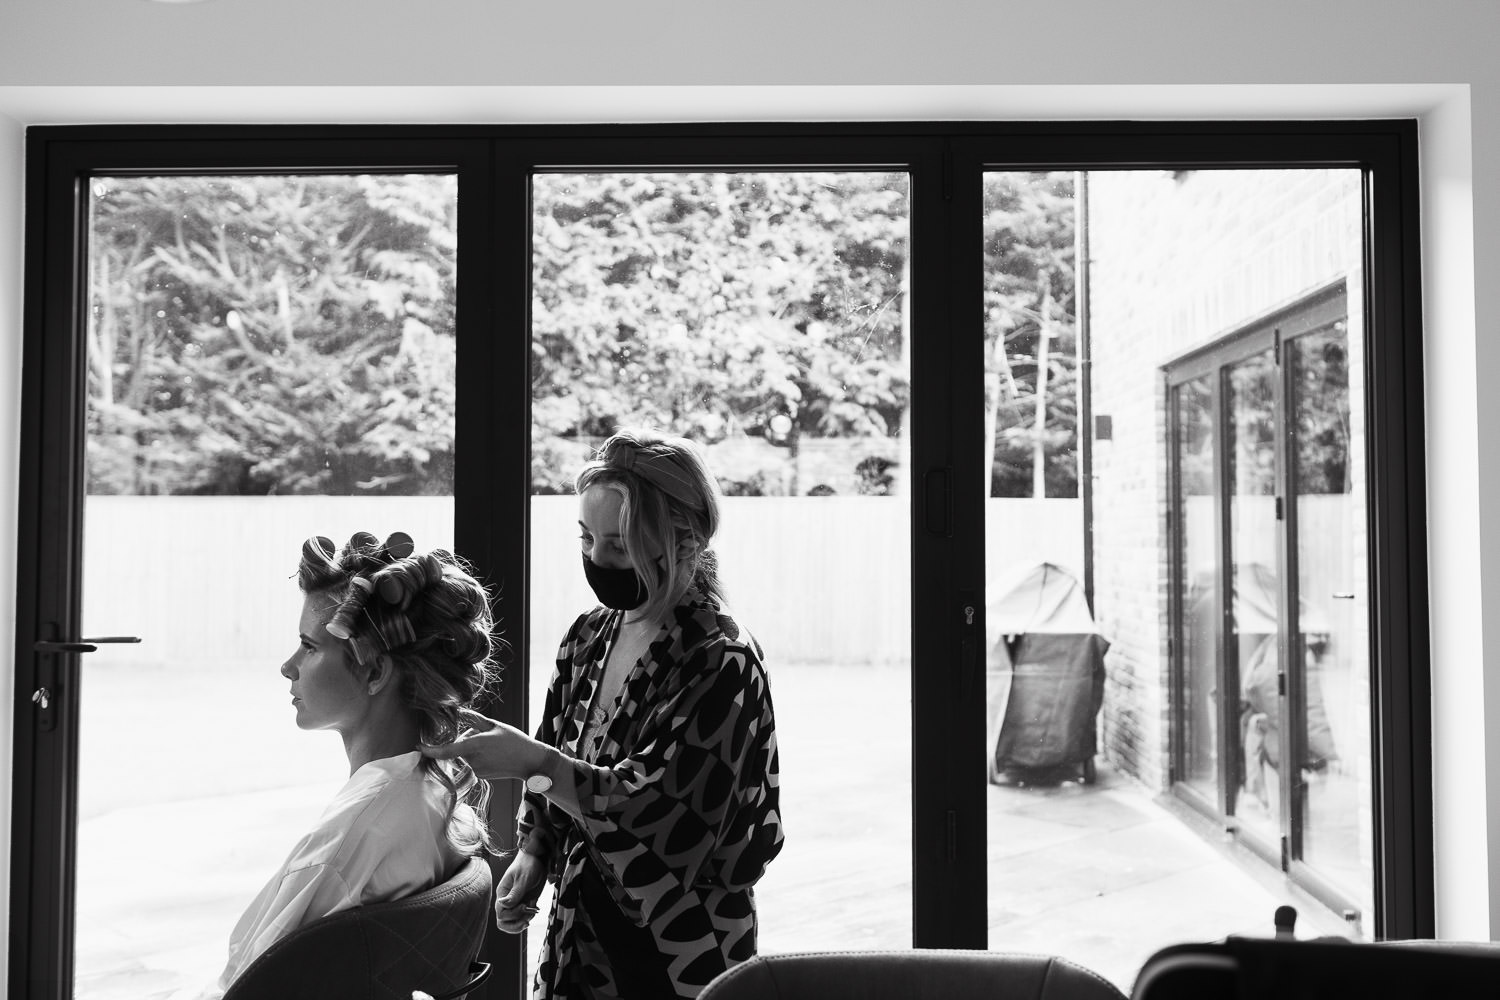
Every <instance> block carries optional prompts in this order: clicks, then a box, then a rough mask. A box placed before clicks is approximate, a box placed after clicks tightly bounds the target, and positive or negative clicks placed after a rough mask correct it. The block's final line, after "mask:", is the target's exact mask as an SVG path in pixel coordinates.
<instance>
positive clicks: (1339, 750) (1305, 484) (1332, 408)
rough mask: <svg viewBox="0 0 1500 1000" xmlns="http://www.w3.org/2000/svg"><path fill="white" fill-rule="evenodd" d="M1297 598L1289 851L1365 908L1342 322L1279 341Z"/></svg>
mask: <svg viewBox="0 0 1500 1000" xmlns="http://www.w3.org/2000/svg"><path fill="white" fill-rule="evenodd" d="M1287 358H1288V363H1289V367H1290V371H1289V373H1288V381H1287V384H1288V385H1289V386H1290V387H1291V391H1290V399H1289V402H1288V407H1289V411H1290V423H1289V431H1290V441H1291V446H1290V458H1291V465H1292V467H1293V475H1292V483H1293V491H1292V492H1293V496H1294V497H1295V507H1296V510H1295V519H1294V520H1293V522H1292V523H1293V525H1294V526H1295V531H1296V541H1295V552H1296V565H1297V591H1298V594H1299V595H1300V600H1299V604H1298V618H1297V633H1296V640H1297V641H1296V646H1295V648H1296V649H1297V651H1298V655H1296V656H1295V658H1294V661H1293V662H1294V665H1300V666H1301V669H1300V670H1299V671H1298V675H1297V677H1296V684H1297V689H1298V699H1297V701H1298V703H1299V704H1300V705H1301V706H1302V713H1301V714H1302V717H1303V718H1302V725H1301V730H1302V731H1301V734H1300V739H1299V741H1298V745H1299V749H1300V753H1301V761H1300V767H1299V769H1298V775H1297V780H1298V789H1297V795H1296V796H1294V798H1293V800H1292V801H1293V805H1294V807H1295V808H1296V810H1297V817H1296V820H1297V824H1296V828H1297V830H1298V832H1299V834H1300V843H1299V847H1300V851H1299V855H1300V858H1301V860H1302V861H1304V862H1306V863H1307V864H1308V865H1310V866H1312V868H1313V869H1314V870H1315V871H1316V872H1317V873H1318V874H1319V875H1321V876H1322V877H1324V878H1326V879H1328V880H1330V881H1331V882H1333V883H1334V884H1335V885H1336V886H1337V888H1338V891H1339V892H1340V893H1341V894H1344V895H1345V896H1347V898H1348V899H1349V900H1350V902H1351V903H1352V904H1353V906H1352V909H1353V910H1354V911H1356V915H1355V916H1353V917H1351V919H1353V920H1358V919H1359V917H1358V915H1357V914H1359V913H1369V912H1370V907H1371V904H1372V886H1371V882H1370V879H1369V872H1370V871H1371V870H1372V866H1373V857H1374V853H1373V845H1372V831H1371V815H1372V814H1371V804H1370V775H1371V772H1370V724H1369V720H1370V684H1369V677H1370V670H1369V626H1368V621H1369V608H1368V604H1367V597H1366V590H1365V587H1364V585H1363V581H1364V580H1365V579H1366V574H1367V569H1366V561H1365V560H1366V556H1365V553H1366V551H1367V543H1366V531H1365V518H1364V505H1363V503H1361V502H1360V498H1361V497H1362V496H1363V494H1364V461H1363V454H1362V449H1361V448H1359V447H1357V446H1356V444H1355V441H1356V437H1355V432H1356V425H1355V423H1354V420H1355V419H1356V416H1357V415H1356V414H1354V413H1352V412H1351V407H1350V405H1349V395H1350V360H1351V357H1350V351H1349V337H1348V330H1347V323H1346V322H1345V321H1344V320H1342V319H1341V320H1338V321H1337V322H1334V323H1332V324H1329V325H1328V326H1326V327H1324V328H1322V329H1319V330H1316V331H1314V332H1312V333H1308V334H1304V335H1302V336H1299V337H1297V338H1296V339H1294V340H1292V341H1290V342H1289V343H1288V344H1287Z"/></svg>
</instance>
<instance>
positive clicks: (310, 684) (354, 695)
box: [281, 594, 369, 732]
mask: <svg viewBox="0 0 1500 1000" xmlns="http://www.w3.org/2000/svg"><path fill="white" fill-rule="evenodd" d="M337 608H338V602H337V601H335V600H334V599H333V598H332V597H330V596H329V595H328V594H308V595H307V596H306V597H304V598H303V599H302V617H301V618H300V619H298V622H297V632H298V635H297V651H296V652H295V653H293V654H292V655H291V657H290V658H289V659H288V660H287V661H286V662H285V663H283V664H282V665H281V676H283V677H285V678H286V679H287V680H289V681H291V682H292V686H291V693H292V705H293V707H294V708H296V710H297V727H298V728H299V729H334V730H337V731H339V732H346V731H348V730H349V729H352V728H353V726H354V725H355V724H356V723H357V722H358V721H359V720H360V719H361V718H363V716H364V713H365V709H366V708H367V707H368V704H369V696H368V694H367V693H366V692H365V689H364V685H363V684H362V683H361V682H360V679H359V678H358V677H356V676H355V672H354V671H353V670H351V669H350V664H349V659H348V657H349V652H348V647H347V646H346V645H345V643H344V642H343V641H342V640H340V639H337V638H335V637H334V636H333V635H331V634H330V633H329V631H328V629H327V628H325V627H324V626H326V625H327V624H328V621H329V619H330V618H332V617H333V613H334V611H335V610H337Z"/></svg>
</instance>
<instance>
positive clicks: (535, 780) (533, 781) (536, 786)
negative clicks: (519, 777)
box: [526, 774, 552, 792]
mask: <svg viewBox="0 0 1500 1000" xmlns="http://www.w3.org/2000/svg"><path fill="white" fill-rule="evenodd" d="M526 787H527V788H529V789H530V790H531V791H533V792H545V791H546V790H547V789H549V788H551V787H552V779H551V778H549V777H547V776H546V775H545V774H533V775H532V776H531V777H529V778H527V779H526Z"/></svg>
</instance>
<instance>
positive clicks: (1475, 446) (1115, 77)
mask: <svg viewBox="0 0 1500 1000" xmlns="http://www.w3.org/2000/svg"><path fill="white" fill-rule="evenodd" d="M1039 10H1042V11H1044V16H1043V17H1042V18H1040V19H1038V18H1036V17H1035V15H1036V13H1037V11H1039ZM1496 38H1500V4H1496V3H1494V2H1492V0H1427V2H1424V3H1421V4H1414V3H1410V2H1409V0H1320V2H1318V3H1307V2H1305V0H1263V2H1261V3H1256V4H1223V3H1219V4H1204V3H1202V2H1201V0H1137V2H1134V3H1128V4H1122V3H1118V2H1116V0H1056V2H1054V3H1051V4H1048V5H1046V6H1045V8H1039V7H1037V6H1036V5H1035V4H1024V5H1023V4H1020V3H1016V2H1014V0H992V2H990V3H986V4H981V3H976V2H974V0H926V2H923V3H920V4H918V3H911V2H908V3H896V2H894V0H865V2H863V3H859V4H854V3H847V2H839V0H795V2H793V0H764V2H762V3H759V4H754V5H746V4H735V5H717V6H714V5H706V4H701V3H697V4H689V3H685V2H679V0H638V2H636V3H630V4H615V3H605V2H601V0H574V2H572V3H568V4H554V5H546V4H529V5H523V4H499V3H494V2H492V0H427V2H425V3H422V4H410V3H397V2H395V0H207V2H204V3H198V4H159V3H151V2H147V0H5V3H4V5H3V6H0V163H3V164H4V166H5V169H4V172H3V173H0V358H3V359H4V364H5V367H4V369H3V370H0V421H3V427H4V430H3V431H0V462H3V463H5V464H6V465H7V466H11V467H13V463H14V461H15V453H16V435H17V431H18V427H17V422H16V418H15V413H16V396H17V387H18V382H17V376H16V372H15V370H14V367H13V366H14V363H15V362H14V359H15V358H16V357H17V356H18V353H19V347H18V344H19V337H20V331H19V325H18V317H19V314H20V311H19V306H18V304H17V302H16V298H17V288H18V286H19V268H20V249H19V244H20V239H21V233H20V227H19V224H18V214H19V213H18V205H19V203H20V196H21V195H20V192H21V186H20V178H19V175H18V171H17V170H16V169H15V164H16V163H17V162H18V151H17V148H16V147H17V142H18V133H19V130H20V129H21V127H22V126H24V125H25V124H29V123H37V122H61V123H66V122H94V121H100V122H103V121H233V122H252V121H329V122H335V121H372V122H378V121H388V122H416V121H438V122H441V121H484V122H507V121H548V120H554V121H651V120H702V119H710V120H714V119H724V120H732V119H770V120H778V119H784V120H793V119H811V120H823V119H874V120H884V119H901V118H916V119H922V118H939V119H948V118H953V119H961V118H994V119H1006V118H1053V117H1060V118H1162V117H1169V118H1170V117H1229V118H1242V117H1301V118H1320V117H1370V116H1380V117H1385V116H1419V117H1420V118H1421V122H1422V131H1423V137H1424V143H1425V146H1424V154H1423V170H1424V176H1423V198H1424V202H1423V210H1424V219H1423V239H1424V248H1423V249H1424V261H1423V264H1424V281H1425V293H1424V294H1425V296H1426V323H1427V357H1426V364H1427V379H1428V386H1429V392H1428V397H1427V421H1428V423H1427V432H1428V443H1429V446H1428V459H1429V469H1428V473H1429V496H1430V497H1431V498H1432V516H1431V529H1430V535H1429V542H1430V548H1431V554H1430V568H1431V575H1432V598H1433V617H1432V625H1433V661H1434V664H1435V670H1434V673H1435V677H1434V713H1435V717H1436V718H1435V722H1436V725H1435V727H1434V731H1435V733H1436V739H1435V745H1434V748H1433V768H1434V776H1435V781H1436V788H1437V816H1436V831H1435V832H1436V836H1437V848H1438V852H1437V880H1438V921H1439V924H1438V926H1439V930H1440V933H1441V934H1443V935H1444V936H1449V937H1466V938H1484V937H1489V936H1490V935H1491V928H1492V927H1494V928H1495V929H1497V930H1500V878H1491V877H1490V875H1491V873H1495V874H1497V875H1500V725H1495V726H1491V727H1486V725H1485V719H1486V718H1490V719H1494V720H1497V721H1500V680H1495V679H1489V678H1487V676H1486V675H1487V673H1489V671H1486V669H1485V666H1484V665H1485V663H1486V662H1487V661H1488V660H1491V659H1493V653H1494V652H1495V650H1496V643H1497V641H1500V639H1497V636H1500V587H1494V586H1492V587H1491V588H1490V589H1489V591H1488V592H1487V593H1486V592H1483V591H1482V590H1481V582H1482V580H1484V579H1489V580H1492V581H1494V580H1500V533H1496V532H1488V533H1484V534H1481V533H1480V525H1481V523H1482V522H1483V521H1484V520H1486V518H1487V516H1494V515H1500V448H1497V447H1495V441H1494V435H1495V434H1496V430H1495V429H1496V428H1497V427H1500V393H1496V392H1489V391H1487V392H1484V393H1482V394H1481V393H1479V392H1478V391H1477V388H1478V386H1480V385H1484V386H1486V387H1488V386H1489V385H1490V384H1492V383H1493V382H1495V381H1496V379H1497V376H1500V338H1496V337H1495V336H1494V335H1493V334H1494V332H1495V331H1496V330H1497V328H1500V283H1497V282H1495V281H1493V280H1487V281H1486V282H1484V283H1483V284H1481V285H1478V286H1476V283H1475V280H1474V279H1475V274H1476V273H1478V274H1483V275H1487V276H1493V275H1495V274H1500V187H1497V186H1496V185H1495V184H1494V183H1493V182H1491V183H1489V184H1487V185H1484V186H1481V187H1478V188H1475V187H1474V186H1473V184H1472V178H1473V177H1475V176H1478V177H1487V178H1494V177H1500V60H1495V59H1494V56H1493V49H1494V42H1495V39H1496ZM1479 329H1483V330H1486V331H1489V332H1490V333H1491V334H1492V335H1491V336H1489V337H1487V338H1486V339H1484V340H1482V341H1481V340H1479V338H1478V337H1477V336H1476V331H1477V330H1479ZM1481 434H1483V435H1484V436H1485V438H1486V440H1485V441H1484V445H1485V446H1484V447H1481V441H1480V438H1481ZM11 478H12V479H13V477H11ZM14 498H15V489H14V485H13V483H12V482H9V481H7V482H6V483H5V485H4V487H3V489H0V515H3V516H4V517H5V519H6V522H7V523H10V522H11V521H12V520H13V514H12V513H11V512H13V511H14ZM3 546H4V547H3V548H0V579H3V580H4V583H3V584H0V602H3V603H4V611H3V612H0V616H3V617H0V630H3V631H4V634H0V649H3V650H9V649H11V648H13V642H12V639H11V636H10V635H9V630H10V629H11V628H12V627H13V622H12V621H11V618H12V616H13V613H14V611H13V608H14V602H13V599H12V594H11V592H10V589H9V588H11V587H12V586H14V584H13V582H12V578H13V576H14V572H13V567H14V548H13V542H12V540H11V538H10V536H9V534H7V535H6V539H5V542H4V543H3ZM1486 626H1488V627H1486ZM1487 680H1489V683H1486V681H1487ZM9 719H10V713H9V712H4V713H0V720H3V721H0V727H5V729H7V730H8V726H9ZM1487 729H1488V730H1492V731H1493V735H1491V733H1490V732H1488V731H1487ZM9 747H10V735H9V733H8V731H4V732H0V748H3V749H0V755H3V757H0V760H3V761H4V762H5V765H6V767H7V773H8V755H9ZM8 829H9V827H8V825H7V826H6V827H5V828H4V831H0V840H3V838H4V837H5V835H6V833H8ZM6 871H8V867H0V873H3V872H6ZM3 877H4V875H3V874H0V878H3ZM4 891H5V886H3V885H0V892H4Z"/></svg>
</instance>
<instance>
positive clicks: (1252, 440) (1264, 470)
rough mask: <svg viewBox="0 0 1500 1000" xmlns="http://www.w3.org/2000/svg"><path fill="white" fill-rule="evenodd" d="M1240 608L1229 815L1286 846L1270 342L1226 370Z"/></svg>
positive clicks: (1230, 641)
mask: <svg viewBox="0 0 1500 1000" xmlns="http://www.w3.org/2000/svg"><path fill="white" fill-rule="evenodd" d="M1224 388H1225V405H1224V413H1225V433H1226V435H1227V440H1226V441H1225V447H1224V450H1225V455H1226V458H1227V460H1228V463H1229V467H1228V477H1227V480H1228V481H1227V482H1226V484H1225V499H1226V500H1227V502H1228V505H1229V552H1228V563H1229V573H1230V585H1231V590H1230V592H1231V593H1232V594H1233V595H1234V597H1233V601H1232V602H1231V606H1230V616H1229V629H1228V633H1227V636H1226V646H1227V649H1226V653H1227V655H1226V657H1225V663H1224V690H1226V691H1235V692H1237V693H1238V697H1239V703H1238V710H1237V711H1236V712H1235V714H1234V718H1235V720H1236V721H1237V723H1238V728H1239V732H1238V734H1237V735H1238V738H1237V739H1230V738H1229V736H1230V735H1231V734H1228V733H1226V734H1225V736H1226V739H1225V740H1224V749H1225V750H1226V751H1227V753H1228V758H1229V760H1230V762H1231V766H1230V769H1229V772H1228V773H1229V782H1230V788H1229V797H1228V802H1229V810H1228V811H1229V814H1230V815H1232V816H1234V817H1235V818H1236V819H1237V820H1238V821H1239V823H1240V824H1241V825H1242V827H1244V828H1246V829H1248V830H1250V831H1252V832H1253V834H1254V835H1255V836H1257V837H1258V838H1260V839H1261V840H1262V841H1263V842H1264V843H1265V844H1268V845H1269V844H1279V842H1280V840H1279V838H1280V835H1281V790H1280V784H1279V773H1280V772H1279V770H1278V765H1279V762H1280V758H1281V735H1280V730H1281V722H1280V719H1281V714H1282V713H1281V705H1280V696H1279V690H1280V675H1281V654H1280V647H1279V642H1280V619H1281V613H1280V608H1279V594H1280V590H1279V586H1278V582H1277V581H1278V575H1277V567H1278V565H1279V563H1278V559H1277V553H1276V549H1277V543H1278V542H1279V540H1280V532H1279V530H1278V528H1277V523H1276V521H1277V518H1276V481H1277V480H1276V433H1275V428H1276V402H1277V400H1276V395H1277V393H1276V364H1275V360H1274V358H1273V356H1272V351H1271V349H1270V348H1267V349H1266V350H1264V351H1261V352H1259V353H1258V354H1254V355H1252V356H1250V357H1249V358H1246V359H1245V360H1244V361H1241V362H1238V363H1236V364H1233V365H1230V366H1228V368H1227V369H1226V371H1225V384H1224Z"/></svg>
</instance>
